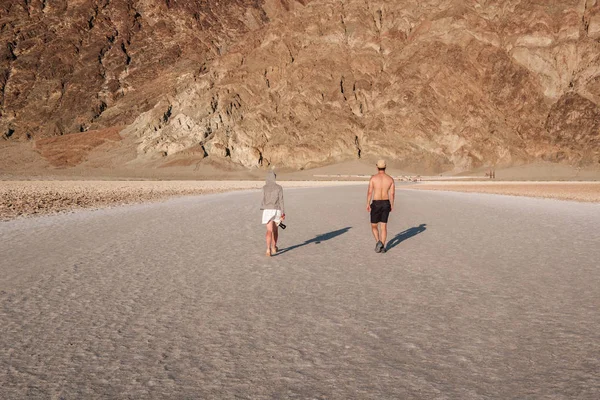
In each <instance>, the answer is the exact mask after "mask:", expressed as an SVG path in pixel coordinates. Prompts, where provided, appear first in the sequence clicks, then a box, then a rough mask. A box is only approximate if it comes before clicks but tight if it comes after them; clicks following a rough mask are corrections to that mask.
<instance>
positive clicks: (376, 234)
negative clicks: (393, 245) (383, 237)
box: [371, 224, 379, 242]
mask: <svg viewBox="0 0 600 400" xmlns="http://www.w3.org/2000/svg"><path fill="white" fill-rule="evenodd" d="M371 231H372V232H373V236H374V237H375V241H376V242H379V228H378V226H377V224H371Z"/></svg>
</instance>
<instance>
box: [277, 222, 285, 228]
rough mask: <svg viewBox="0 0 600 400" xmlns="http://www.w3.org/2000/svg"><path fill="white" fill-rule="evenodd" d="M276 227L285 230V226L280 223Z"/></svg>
mask: <svg viewBox="0 0 600 400" xmlns="http://www.w3.org/2000/svg"><path fill="white" fill-rule="evenodd" d="M277 226H279V227H280V228H281V229H285V228H287V226H286V225H285V224H284V223H283V222H281V221H280V222H279V224H278V225H277Z"/></svg>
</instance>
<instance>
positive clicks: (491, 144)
mask: <svg viewBox="0 0 600 400" xmlns="http://www.w3.org/2000/svg"><path fill="white" fill-rule="evenodd" d="M72 4H75V5H72ZM0 21H2V22H0V26H1V28H0V35H2V36H1V38H2V41H3V42H4V43H5V45H4V46H3V49H2V51H4V53H3V54H1V55H0V60H1V61H0V62H1V63H2V64H0V65H1V69H0V71H3V72H2V73H3V75H0V88H1V89H2V103H1V111H2V116H1V117H0V121H1V122H0V129H2V132H5V133H4V136H5V137H8V136H10V139H8V140H19V139H22V140H24V139H25V138H27V137H32V138H34V139H35V138H38V137H42V136H48V135H56V134H70V133H75V132H79V131H86V130H88V129H92V130H97V129H101V128H108V127H112V126H119V125H125V128H124V129H123V130H122V131H121V136H122V137H124V138H125V139H126V140H125V142H126V143H134V145H135V146H136V149H137V154H138V156H137V158H138V161H139V162H142V163H143V162H151V163H154V164H153V165H159V164H162V165H169V163H173V162H185V160H186V159H188V160H193V162H194V163H196V162H198V163H199V165H201V164H202V162H204V161H202V160H203V159H205V160H210V159H226V160H231V161H232V162H234V163H238V164H242V165H244V166H247V167H260V166H263V167H264V166H267V165H277V166H287V167H291V168H306V167H311V166H315V165H319V164H326V163H331V162H337V161H341V160H346V159H351V158H358V157H362V158H378V157H385V158H388V159H392V160H396V164H397V165H398V166H401V167H404V168H410V167H413V168H414V169H427V170H432V171H442V170H456V171H461V170H468V169H472V168H477V167H482V166H488V165H511V164H518V163H523V162H529V161H533V160H540V159H543V160H549V161H555V162H562V163H568V164H571V165H578V166H590V165H598V164H599V163H600V106H599V105H600V4H599V2H598V0H567V1H556V0H550V1H549V0H507V1H502V2H492V1H485V0H479V1H469V2H467V1H456V0H420V1H416V0H415V1H412V0H411V1H402V2H398V1H391V0H390V1H376V2H368V1H362V0H361V1H358V0H347V1H333V0H315V1H311V2H294V1H292V0H265V1H264V2H259V1H249V0H247V1H245V0H238V1H229V2H226V3H223V2H221V3H220V2H218V1H213V0H208V1H185V0H179V1H176V0H171V1H169V0H167V1H158V0H143V1H142V0H140V1H133V0H130V1H126V0H112V1H109V0H104V1H95V2H94V1H91V0H87V1H86V0H80V1H78V2H69V5H68V6H67V3H66V2H62V3H61V2H60V1H51V0H47V1H38V2H37V3H36V2H35V1H29V2H27V1H26V2H22V3H20V4H17V5H10V6H2V7H0ZM65 139H66V138H65ZM157 163H158V164H157Z"/></svg>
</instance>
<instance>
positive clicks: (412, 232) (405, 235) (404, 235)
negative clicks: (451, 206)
mask: <svg viewBox="0 0 600 400" xmlns="http://www.w3.org/2000/svg"><path fill="white" fill-rule="evenodd" d="M426 229H427V224H421V225H419V226H413V227H412V228H409V229H407V230H405V231H404V232H400V233H399V234H397V235H396V236H394V237H393V238H392V240H390V241H389V242H388V245H387V250H390V249H393V248H394V247H396V246H398V245H399V244H400V243H402V242H404V241H405V240H407V239H410V238H411V237H413V236H416V235H418V234H419V233H421V232H424V231H425V230H426Z"/></svg>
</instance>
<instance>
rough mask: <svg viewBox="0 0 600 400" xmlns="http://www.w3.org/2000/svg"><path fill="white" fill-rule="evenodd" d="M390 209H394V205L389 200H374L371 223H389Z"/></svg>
mask: <svg viewBox="0 0 600 400" xmlns="http://www.w3.org/2000/svg"><path fill="white" fill-rule="evenodd" d="M390 211H392V205H391V204H390V201H389V200H373V202H372V203H371V223H372V224H377V223H379V222H383V223H384V224H387V222H388V217H389V216H390Z"/></svg>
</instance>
